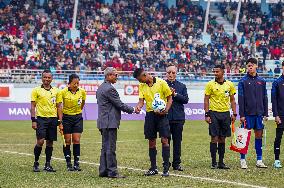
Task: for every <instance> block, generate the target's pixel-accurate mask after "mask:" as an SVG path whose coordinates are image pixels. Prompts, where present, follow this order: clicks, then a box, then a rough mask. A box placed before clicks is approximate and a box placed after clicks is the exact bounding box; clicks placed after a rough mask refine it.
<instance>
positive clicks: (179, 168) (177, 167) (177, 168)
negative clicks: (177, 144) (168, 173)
mask: <svg viewBox="0 0 284 188" xmlns="http://www.w3.org/2000/svg"><path fill="white" fill-rule="evenodd" d="M173 169H174V170H177V171H183V168H182V167H181V166H180V165H178V166H176V167H173Z"/></svg>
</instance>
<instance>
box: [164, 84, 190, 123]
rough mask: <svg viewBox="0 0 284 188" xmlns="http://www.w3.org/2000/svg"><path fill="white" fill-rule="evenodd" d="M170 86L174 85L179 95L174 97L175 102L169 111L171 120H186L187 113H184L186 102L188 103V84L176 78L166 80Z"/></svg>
mask: <svg viewBox="0 0 284 188" xmlns="http://www.w3.org/2000/svg"><path fill="white" fill-rule="evenodd" d="M166 81H167V83H168V85H169V87H172V88H174V89H175V90H176V93H177V95H176V96H175V97H173V104H172V106H171V108H170V110H169V113H168V119H169V121H184V120H185V113H184V104H187V103H188V94H187V89H186V86H185V85H184V84H183V83H181V82H179V81H177V80H175V81H173V82H170V81H169V80H166Z"/></svg>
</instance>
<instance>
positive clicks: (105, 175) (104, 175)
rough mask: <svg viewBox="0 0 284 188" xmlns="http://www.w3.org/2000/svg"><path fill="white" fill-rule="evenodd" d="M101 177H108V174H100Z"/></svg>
mask: <svg viewBox="0 0 284 188" xmlns="http://www.w3.org/2000/svg"><path fill="white" fill-rule="evenodd" d="M99 177H101V178H105V177H108V175H107V174H99Z"/></svg>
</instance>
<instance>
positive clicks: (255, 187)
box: [0, 150, 267, 188]
mask: <svg viewBox="0 0 284 188" xmlns="http://www.w3.org/2000/svg"><path fill="white" fill-rule="evenodd" d="M0 152H3V153H9V154H17V155H26V156H33V154H30V153H21V152H16V151H3V150H0ZM43 157H44V156H43ZM52 159H54V160H59V161H65V159H63V158H58V157H52ZM80 163H82V164H88V165H95V166H99V165H100V164H98V163H92V162H87V161H80ZM118 168H120V169H126V170H132V171H138V172H146V170H143V169H139V168H131V167H126V166H118ZM160 174H162V173H160ZM170 176H174V177H182V178H189V179H194V180H201V181H211V182H216V183H224V184H231V185H237V186H243V187H252V188H267V187H264V186H258V185H252V184H247V183H240V182H235V181H229V180H220V179H214V178H207V177H199V176H191V175H182V174H173V173H171V174H170Z"/></svg>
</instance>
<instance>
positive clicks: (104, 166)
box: [96, 67, 135, 178]
mask: <svg viewBox="0 0 284 188" xmlns="http://www.w3.org/2000/svg"><path fill="white" fill-rule="evenodd" d="M104 74H105V81H104V82H103V83H102V84H101V85H100V87H99V88H98V90H97V94H96V97H97V103H98V121H97V127H98V129H99V130H100V132H101V135H102V149H101V157H100V167H99V176H100V177H109V178H125V177H124V176H120V175H119V174H118V172H117V161H116V154H115V151H116V140H117V129H118V128H119V124H120V119H121V111H123V112H127V113H129V114H131V113H133V112H134V111H135V108H133V107H131V106H128V105H126V104H124V103H122V102H121V100H120V98H119V94H118V92H117V91H116V89H115V88H114V87H113V86H112V84H114V83H116V81H117V77H118V74H117V72H116V69H114V68H112V67H108V68H106V69H105V71H104Z"/></svg>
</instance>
